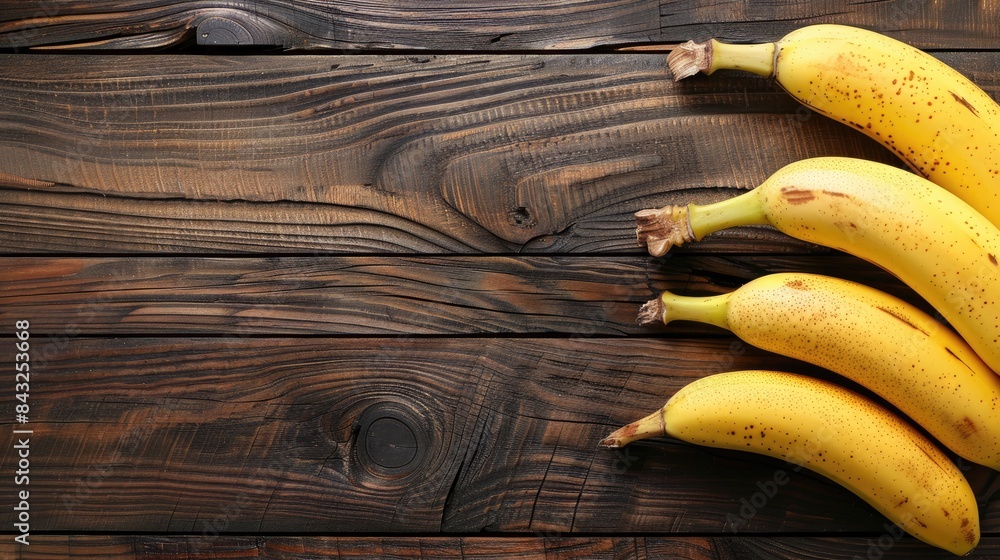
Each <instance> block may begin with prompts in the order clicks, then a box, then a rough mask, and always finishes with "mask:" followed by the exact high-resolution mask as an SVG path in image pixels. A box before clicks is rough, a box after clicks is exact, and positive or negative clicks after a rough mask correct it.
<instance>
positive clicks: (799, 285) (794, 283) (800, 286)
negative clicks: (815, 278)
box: [785, 279, 809, 292]
mask: <svg viewBox="0 0 1000 560" xmlns="http://www.w3.org/2000/svg"><path fill="white" fill-rule="evenodd" d="M785 286H788V287H789V288H791V289H793V290H802V291H806V292H807V291H809V285H808V284H806V283H805V282H803V281H802V280H798V279H795V280H789V281H787V282H785Z"/></svg>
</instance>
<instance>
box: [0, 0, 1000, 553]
mask: <svg viewBox="0 0 1000 560" xmlns="http://www.w3.org/2000/svg"><path fill="white" fill-rule="evenodd" d="M396 4H397V3H394V2H380V1H373V0H362V1H358V2H330V1H315V2H309V3H305V2H301V3H296V4H292V3H289V2H249V1H241V0H237V1H233V2H225V3H213V2H204V1H189V2H176V3H170V2H162V1H156V0H149V1H145V2H139V1H137V0H130V1H122V2H116V3H114V5H115V8H114V10H115V11H108V10H109V9H111V8H108V7H106V6H105V5H104V4H102V3H95V2H76V3H57V2H14V1H6V2H0V47H3V48H4V49H5V50H4V51H3V54H0V100H2V102H0V243H2V246H3V249H2V251H3V254H2V255H0V273H2V278H0V280H2V281H0V337H2V339H3V341H4V342H3V346H4V348H3V350H2V352H0V356H2V362H3V363H4V364H5V367H6V370H5V371H6V372H7V373H6V374H5V376H4V378H5V379H7V382H6V383H5V384H4V385H2V387H3V391H0V410H2V416H0V424H3V426H2V429H0V449H2V451H0V456H2V463H0V464H2V469H3V471H4V472H3V475H2V476H0V504H3V507H0V520H2V525H0V530H2V531H3V532H4V535H3V536H2V537H0V557H3V558H15V557H16V558H112V559H116V558H156V559H160V558H163V559H195V558H282V559H290V558H295V559H299V558H317V557H328V556H329V557H340V558H375V557H389V558H428V559H438V558H477V559H478V558H536V557H545V558H692V559H709V558H711V559H723V558H739V559H744V558H756V557H759V558H789V559H791V558H817V559H826V558H830V559H833V558H945V557H948V555H947V554H946V553H941V552H939V551H936V550H934V549H932V548H931V547H929V546H926V545H923V544H921V543H919V542H917V541H916V540H914V539H912V538H909V537H905V536H902V535H901V534H900V533H899V532H898V531H897V530H896V529H893V528H892V527H891V526H889V525H887V524H886V521H885V520H884V519H883V518H882V517H880V516H879V515H878V514H877V513H876V512H875V511H874V510H873V509H872V508H871V507H869V506H867V505H866V504H865V503H863V502H862V501H861V500H860V499H858V498H856V497H855V496H853V495H852V494H850V493H849V492H847V491H846V490H843V489H841V488H840V487H838V486H835V485H833V484H831V483H829V482H827V481H826V480H823V479H821V478H818V477H816V476H814V475H812V474H810V473H809V472H807V471H804V470H800V469H797V468H794V467H793V466H792V465H789V464H785V463H782V462H780V461H774V460H769V459H764V458H760V457H756V456H750V455H746V454H739V453H730V452H719V451H712V450H708V449H704V448H698V447H693V446H690V445H684V444H680V443H678V442H675V441H671V440H668V439H666V438H661V439H654V440H649V441H646V442H642V443H639V444H635V445H633V446H630V447H628V448H626V449H624V450H622V451H618V452H615V451H609V450H606V449H600V448H598V446H597V442H598V441H599V440H600V439H601V437H602V436H604V435H606V434H607V433H608V432H610V431H611V430H613V429H614V428H616V427H618V426H619V425H622V424H624V423H627V422H629V421H631V420H634V419H635V418H638V417H639V416H642V415H645V414H646V413H648V412H650V411H652V410H654V409H656V408H658V407H659V406H661V405H662V404H663V402H664V401H665V400H666V398H667V397H669V395H671V394H672V393H673V392H674V391H676V390H677V389H679V388H680V387H681V386H683V385H684V384H686V383H688V382H690V381H691V380H692V379H695V378H698V377H701V376H703V375H706V374H709V373H714V372H718V371H724V370H730V369H740V368H753V367H767V368H776V369H787V370H791V371H800V372H805V373H809V374H813V375H818V376H827V377H830V378H831V379H832V378H833V377H832V376H831V374H828V373H826V372H823V371H819V370H817V369H816V368H813V367H810V366H806V365H803V364H801V363H798V362H794V361H792V360H789V359H785V358H780V357H777V356H774V355H770V354H767V353H765V352H763V351H760V350H757V349H755V348H752V347H750V346H747V345H745V344H743V343H741V342H739V341H738V340H736V339H734V338H733V337H731V336H730V335H728V334H727V333H724V332H722V331H720V330H718V329H712V328H709V327H698V326H695V325H690V324H687V325H683V324H682V325H672V326H670V327H662V326H661V327H640V326H638V325H637V324H636V323H635V316H636V313H637V311H638V309H639V306H640V305H641V304H642V303H644V302H645V301H647V300H648V299H651V298H652V297H654V296H655V295H656V294H657V292H658V291H659V290H662V289H665V288H669V289H674V290H679V291H683V292H685V293H692V294H694V293H700V294H707V293H721V292H724V291H727V290H730V289H732V288H733V287H735V286H738V285H740V284H741V283H743V282H745V281H747V280H749V279H751V278H755V277H758V276H760V275H762V274H765V273H768V272H774V271H788V270H803V271H812V272H821V273H826V274H831V275H835V276H841V277H845V278H850V279H855V280H860V281H864V282H866V283H870V284H872V285H875V286H877V287H880V288H882V289H885V290H887V291H890V292H892V293H895V294H897V295H900V296H902V297H905V298H908V299H910V300H911V301H915V302H917V303H920V302H919V300H918V299H917V298H916V297H915V296H914V295H913V294H912V293H911V292H910V291H909V290H908V289H907V288H905V287H904V286H902V285H900V284H899V283H898V282H897V281H896V280H894V279H893V278H892V277H890V276H888V275H887V274H885V273H883V272H881V271H880V270H878V269H876V268H875V267H873V266H871V265H868V264H865V263H863V262H861V261H859V260H857V259H854V258H852V257H849V256H846V255H843V254H839V253H836V252H833V251H829V250H823V249H820V248H817V247H813V246H810V245H807V244H804V243H800V242H795V241H792V240H790V239H788V238H786V237H784V236H782V235H780V234H778V233H776V232H774V231H771V230H769V229H767V228H745V229H741V230H733V231H730V232H726V233H724V234H719V235H716V236H713V237H712V238H711V239H708V240H705V241H704V242H702V243H699V244H696V245H692V246H688V247H685V248H683V249H681V250H677V251H674V252H672V253H670V254H669V255H668V256H667V257H666V258H661V259H654V258H650V257H649V256H648V255H646V254H645V252H644V250H643V248H642V247H640V246H638V245H637V244H636V241H635V238H634V233H633V230H634V221H633V218H632V213H633V212H635V211H636V210H639V209H641V208H645V207H652V206H661V205H664V204H667V203H671V202H684V201H692V200H709V199H714V198H721V197H724V196H730V195H732V194H733V193H735V192H738V191H739V190H740V189H749V188H752V187H753V186H755V185H756V184H758V183H759V182H760V181H762V180H763V179H764V178H765V177H767V176H768V175H769V174H770V173H771V172H773V171H774V170H776V169H777V168H778V167H780V166H781V165H783V164H785V163H788V162H791V161H795V160H797V159H801V158H803V157H808V156H818V155H828V154H837V155H849V156H857V157H865V158H869V159H876V160H881V161H886V162H893V163H896V164H898V162H896V161H895V160H894V159H893V158H892V156H891V155H890V154H889V153H888V152H886V151H885V150H883V149H882V148H881V147H880V146H878V145H876V144H875V143H873V142H871V141H869V140H868V139H867V138H864V137H862V136H861V135H860V134H857V133H855V132H854V131H852V130H849V129H848V128H847V127H844V126H842V125H840V124H837V123H834V122H832V121H829V120H827V119H826V118H824V117H821V116H818V115H815V114H813V113H812V112H810V111H808V110H806V109H805V108H803V107H800V106H799V105H797V104H796V103H795V102H793V101H792V100H791V99H790V98H789V97H788V96H787V95H785V94H784V93H783V92H781V91H780V90H779V89H778V88H777V87H776V86H775V85H774V84H773V83H771V82H770V81H768V80H766V79H762V78H756V77H750V76H746V75H740V74H736V73H729V74H727V75H718V76H715V77H712V78H693V79H690V80H687V81H685V82H682V83H679V84H674V83H673V82H672V81H671V80H670V77H669V73H668V72H667V69H666V64H665V56H664V54H665V53H666V52H667V51H668V50H669V49H670V48H671V46H672V45H674V44H676V43H678V42H681V41H684V40H687V39H706V38H708V37H711V36H715V37H719V38H723V39H729V40H734V41H760V40H774V39H777V38H779V37H780V36H782V35H783V34H784V33H786V32H788V31H790V30H792V29H794V28H796V27H798V26H800V25H803V24H807V23H817V22H839V23H847V24H855V25H861V26H865V27H870V28H874V29H878V30H880V31H883V32H885V33H887V34H889V35H892V36H894V37H898V38H900V39H903V40H906V41H908V42H911V43H913V44H915V45H917V46H919V47H921V48H925V49H928V50H931V51H932V52H934V54H935V55H936V56H939V57H940V58H942V59H944V60H945V61H947V62H948V63H950V64H952V65H954V66H955V67H956V68H958V69H959V70H960V71H962V72H964V73H966V74H967V75H969V76H970V77H972V78H973V79H974V80H975V81H976V82H977V83H979V84H980V85H981V86H982V87H983V88H984V89H986V90H987V91H988V92H989V93H990V94H992V95H994V96H995V97H996V96H1000V51H997V50H996V49H997V48H998V47H1000V31H998V27H997V21H998V17H1000V5H998V4H997V3H995V2H987V3H985V4H983V3H979V4H975V3H966V2H962V3H933V4H932V3H924V2H911V1H900V2H864V3H850V4H840V3H833V2H822V3H805V2H802V3H795V4H792V5H790V6H781V5H778V4H777V3H773V4H772V3H763V4H761V3H755V2H749V1H747V0H738V1H736V2H717V3H713V2H707V1H680V2H663V1H661V2H655V1H653V0H622V1H618V2H601V1H591V2H587V1H581V2H566V1H562V2H559V1H549V2H547V1H538V0H534V1H521V0H515V1H513V2H505V3H499V2H498V3H495V5H482V4H474V3H471V2H459V1H442V2H424V3H421V2H414V3H405V4H407V6H406V7H399V6H397V5H396ZM22 321H23V322H25V323H21V324H19V322H22ZM21 327H27V328H25V329H22V328H21ZM22 331H27V332H28V333H29V335H30V343H31V344H30V359H31V370H30V372H31V378H30V394H29V395H28V396H27V397H24V398H22V399H21V400H26V401H27V402H26V403H22V402H20V401H19V400H18V397H17V391H15V384H14V377H15V373H14V370H13V365H12V364H14V363H15V358H14V353H15V352H16V349H15V342H16V341H17V339H16V338H15V336H16V335H17V333H19V332H22ZM23 404H27V406H20V405H23ZM19 406H20V408H19ZM21 412H26V414H25V415H24V416H25V417H24V418H22V419H21V420H26V422H24V423H21V422H19V421H18V419H17V414H20V413H21ZM15 430H30V431H31V433H30V434H18V433H15ZM23 455H28V457H23ZM22 459H23V462H24V464H22V466H23V467H28V466H29V464H30V469H29V468H25V469H24V470H25V471H28V470H30V475H28V476H29V477H30V482H29V481H25V482H24V483H21V484H19V483H18V482H19V480H18V476H19V475H17V474H16V471H17V470H19V467H18V462H19V461H21V460H22ZM959 465H960V467H961V468H962V469H963V470H964V472H965V473H966V475H967V477H968V478H969V480H970V482H971V483H972V485H973V487H974V488H975V489H976V492H977V495H978V496H979V498H980V500H981V504H982V507H981V516H982V528H983V539H982V543H981V545H980V546H979V548H978V549H977V551H976V552H974V554H973V557H976V558H991V557H992V558H996V557H998V556H1000V538H998V531H1000V505H998V501H997V500H994V499H992V496H993V493H994V491H995V490H996V489H997V486H996V485H995V484H994V483H995V482H996V473H995V472H992V471H989V470H988V469H985V468H982V467H977V466H973V465H970V464H968V463H959ZM775 481H779V482H780V484H779V483H778V482H775ZM21 491H29V495H28V499H26V500H23V501H24V502H26V504H24V505H23V506H22V507H20V508H19V506H21V505H22V504H21V502H22V499H21V498H20V496H19V495H18V493H19V492H21ZM25 507H28V508H29V510H28V512H22V511H19V509H21V510H23V509H24V508H25ZM25 515H26V516H27V517H29V521H28V527H26V528H27V529H28V531H29V537H28V538H29V539H30V540H29V542H30V544H29V545H28V546H24V545H21V544H18V543H17V542H16V541H15V538H16V537H18V536H19V535H20V534H21V532H22V529H24V528H21V527H18V526H17V525H16V523H18V519H19V517H21V516H25Z"/></svg>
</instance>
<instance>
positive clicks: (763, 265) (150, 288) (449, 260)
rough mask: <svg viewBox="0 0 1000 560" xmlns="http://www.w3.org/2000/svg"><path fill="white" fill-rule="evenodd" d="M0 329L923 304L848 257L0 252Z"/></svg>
mask: <svg viewBox="0 0 1000 560" xmlns="http://www.w3.org/2000/svg"><path fill="white" fill-rule="evenodd" d="M0 269H2V270H3V271H4V276H5V278H6V279H7V282H4V283H0V325H7V324H13V323H14V322H15V321H17V320H19V319H21V318H24V317H30V318H31V328H32V331H34V332H35V333H36V334H37V335H39V336H56V337H60V336H61V337H65V336H78V335H112V334H113V335H148V334H151V333H160V334H182V335H183V334H193V333H199V334H227V335H275V334H286V335H304V334H308V335H317V334H327V335H344V334H348V335H365V334H375V335H379V334H382V335H385V334H398V335H407V334H419V335H426V334H433V335H465V334H497V335H502V334H517V335H523V334H548V335H555V336H558V335H588V336H593V335H603V336H609V335H612V336H614V335H642V334H659V333H666V334H669V335H671V336H692V335H698V334H719V333H720V332H722V331H721V330H720V329H717V328H714V327H707V326H698V325H695V324H692V323H682V324H674V325H670V326H669V327H668V328H663V327H660V326H639V325H637V324H636V316H637V313H638V310H639V307H640V306H641V305H642V304H643V303H646V302H647V301H648V300H650V299H652V298H653V297H655V296H656V294H658V293H659V292H661V291H662V290H671V291H674V292H677V293H684V294H690V295H708V294H717V293H723V292H727V291H730V290H733V289H735V288H736V287H738V286H740V285H742V284H744V283H746V282H748V281H749V280H752V279H753V278H756V277H759V276H762V275H764V274H769V273H775V272H792V271H796V272H811V273H816V274H826V275H830V276H841V277H844V276H846V277H848V278H850V279H851V280H854V281H856V282H863V283H865V284H867V285H870V286H874V287H877V288H880V289H882V290H884V291H887V292H890V293H893V294H894V295H897V296H899V297H901V298H904V299H907V300H909V301H911V302H913V303H915V304H917V305H920V306H921V307H923V308H924V309H925V310H927V311H928V312H930V313H932V314H933V310H931V309H930V308H929V307H928V306H927V305H926V303H925V302H924V301H923V300H921V299H919V298H918V297H917V296H916V295H915V294H914V293H913V292H912V290H910V289H909V288H907V287H905V286H903V285H902V284H900V283H899V282H898V281H897V280H896V279H895V278H893V277H892V276H890V275H889V274H888V273H886V272H884V271H882V270H881V269H878V268H877V267H875V266H874V265H870V264H867V263H864V262H861V261H859V260H858V259H857V258H855V257H851V256H847V255H838V254H829V255H826V256H816V257H814V258H803V257H802V256H801V255H790V256H782V255H728V256H708V255H697V256H692V255H678V256H673V255H672V256H671V258H670V259H650V258H646V257H642V256H635V257H621V256H609V257H593V256H588V257H572V256H555V257H543V256H533V257H514V256H498V257H489V256H438V257H429V256H415V257H399V256H395V257H380V256H336V257H333V256H330V257H274V258H204V257H144V258H135V257H106V258H95V257H7V258H0Z"/></svg>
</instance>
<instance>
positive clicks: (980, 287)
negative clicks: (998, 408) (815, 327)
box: [635, 157, 1000, 371]
mask: <svg viewBox="0 0 1000 560" xmlns="http://www.w3.org/2000/svg"><path fill="white" fill-rule="evenodd" d="M635 216H636V221H637V224H638V227H637V230H636V234H637V236H638V237H639V239H640V241H645V242H646V244H647V247H648V249H649V252H650V253H651V254H652V255H654V256H661V255H663V254H665V253H666V252H667V251H668V250H670V247H671V246H672V245H680V244H682V243H684V242H687V241H693V240H700V239H702V238H703V237H704V236H706V235H708V234H709V233H712V232H714V231H718V230H721V229H725V228H729V227H733V226H739V225H748V224H770V225H772V226H774V227H775V228H777V229H778V230H780V231H782V232H784V233H786V234H788V235H790V236H792V237H795V238H798V239H802V240H804V241H808V242H811V243H816V244H819V245H824V246H827V247H832V248H834V249H839V250H842V251H845V252H847V253H851V254H853V255H856V256H858V257H861V258H863V259H866V260H868V261H870V262H873V263H875V264H877V265H879V266H881V267H882V268H884V269H886V270H888V271H889V272H891V273H893V274H895V275H896V276H897V277H898V278H899V279H900V280H902V281H903V282H905V283H906V284H907V285H909V286H910V287H911V288H913V290H914V291H916V292H917V293H918V294H920V295H921V296H922V297H923V298H924V299H925V300H926V301H927V302H928V303H930V305H931V306H933V307H934V308H935V309H936V310H937V311H938V312H939V313H941V315H942V316H943V317H944V319H945V320H946V321H947V322H948V323H949V324H950V325H951V326H952V327H954V328H955V330H956V331H958V333H959V334H960V335H961V336H962V337H963V338H964V339H965V340H966V342H968V343H969V345H970V346H971V347H972V348H973V350H975V352H976V353H977V354H978V355H979V357H980V358H982V359H983V361H984V362H986V364H987V365H989V366H990V368H992V369H993V370H994V371H1000V260H998V259H1000V230H998V229H997V228H996V227H995V226H994V225H993V224H991V223H990V222H989V221H988V220H986V218H984V217H983V216H982V215H981V214H979V213H978V212H976V211H975V210H973V209H972V208H971V207H970V206H969V205H967V204H965V203H964V202H962V201H961V200H959V199H958V198H957V197H955V196H954V195H952V194H951V193H949V192H947V191H945V190H944V189H940V188H937V187H936V186H935V185H934V184H933V183H931V182H929V181H927V180H926V179H923V178H921V177H919V176H917V175H915V174H913V173H910V172H908V171H906V170H903V169H898V168H895V167H892V166H890V165H885V164H881V163H876V162H872V161H866V160H861V159H855V158H841V157H824V158H810V159H805V160H801V161H797V162H794V163H791V164H788V165H786V166H785V167H783V168H781V169H779V170H778V171H777V172H775V173H774V174H773V175H771V177H769V178H768V179H767V180H765V181H764V182H763V183H761V184H760V186H758V187H757V188H755V189H753V190H751V191H748V192H746V193H743V194H741V195H739V196H736V197H733V198H730V199H726V200H723V201H721V202H717V203H714V204H707V205H703V206H702V205H695V204H691V205H688V206H667V207H664V208H660V209H655V210H641V211H639V212H637V213H636V215H635Z"/></svg>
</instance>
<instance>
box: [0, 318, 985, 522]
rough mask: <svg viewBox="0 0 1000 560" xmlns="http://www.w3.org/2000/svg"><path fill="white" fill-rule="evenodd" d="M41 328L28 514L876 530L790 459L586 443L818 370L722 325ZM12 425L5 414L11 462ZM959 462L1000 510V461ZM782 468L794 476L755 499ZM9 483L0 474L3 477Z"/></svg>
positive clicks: (6, 518)
mask: <svg viewBox="0 0 1000 560" xmlns="http://www.w3.org/2000/svg"><path fill="white" fill-rule="evenodd" d="M31 340H32V341H33V342H34V344H33V345H32V346H31V353H32V354H31V355H32V359H31V363H32V369H31V378H30V382H31V391H30V401H29V402H30V414H29V422H27V423H25V424H16V425H17V426H19V427H20V428H28V429H32V430H33V433H32V434H31V435H30V436H29V437H30V444H29V447H30V484H29V485H28V489H30V512H31V514H30V515H31V528H32V530H33V531H36V532H46V531H58V532H65V533H73V532H79V531H87V532H103V531H119V532H120V531H125V532H135V533H143V532H157V533H162V532H171V533H183V534H194V535H199V534H203V533H204V532H205V531H206V530H208V531H216V532H218V533H254V534H267V533H273V532H295V533H297V534H303V533H330V532H332V531H337V532H349V533H353V532H358V531H365V532H387V531H388V532H425V533H427V532H429V533H436V532H442V531H443V532H455V533H478V532H481V531H499V532H534V531H540V532H558V533H574V534H575V533H579V534H586V533H595V532H597V533H613V532H623V531H627V532H630V533H649V534H659V533H676V532H680V533H693V532H694V533H716V534H717V533H727V532H729V531H739V532H740V533H741V534H743V533H759V532H764V533H801V532H807V533H808V532H813V533H815V532H823V534H825V535H828V536H838V534H843V533H845V532H857V531H861V532H869V533H872V532H874V533H879V532H881V531H882V530H883V529H882V527H883V524H884V520H883V519H882V518H880V516H879V515H878V514H877V513H876V512H875V511H874V510H873V509H872V508H870V507H869V506H867V505H866V504H865V503H864V502H862V501H861V500H860V499H858V498H855V497H854V496H853V495H851V494H850V493H848V492H847V491H846V490H843V489H842V488H840V487H837V486H835V485H833V484H831V483H829V482H827V481H825V480H822V479H820V478H818V477H816V476H812V475H810V474H808V473H807V472H806V471H799V470H797V469H796V468H795V467H794V466H792V465H789V464H785V463H782V462H778V461H774V460H770V459H763V458H759V457H753V456H748V455H746V454H742V453H734V452H718V451H710V450H705V449H702V448H698V447H694V446H691V445H686V444H679V443H676V442H672V441H669V440H649V441H646V442H644V443H640V444H636V445H634V446H630V447H628V448H626V449H625V450H622V451H611V450H606V449H599V448H598V447H597V446H596V443H597V441H598V440H599V439H600V438H601V437H603V436H604V435H606V434H607V433H608V432H609V431H610V430H612V429H613V428H615V427H617V426H618V425H621V424H624V423H627V422H629V421H631V420H633V419H635V418H637V417H639V416H641V415H644V414H646V413H647V412H649V411H651V410H655V409H656V408H658V407H659V406H661V405H662V404H663V402H664V401H665V400H666V398H667V397H668V396H669V395H670V394H672V393H673V392H674V391H676V390H677V389H678V388H680V387H681V386H683V385H685V384H686V383H688V382H690V381H691V380H692V379H694V378H697V377H700V376H702V375H706V374H709V373H714V372H717V371H722V370H726V369H738V368H744V367H773V368H777V369H786V370H791V371H802V372H804V373H810V374H814V375H821V376H825V375H827V374H824V373H822V372H819V371H816V370H815V369H814V368H809V367H806V366H803V365H800V364H798V363H796V362H793V361H791V360H787V359H783V358H778V357H775V356H771V355H768V354H766V353H763V352H760V351H757V350H755V349H753V348H749V347H747V346H745V345H743V344H740V343H738V342H735V341H733V340H731V339H727V338H718V339H710V340H685V339H677V340H672V339H657V338H646V339H644V338H600V337H592V338H587V337H571V338H563V339H543V338H485V339H484V338H467V337H461V338H454V337H448V338H440V339H434V338H431V339H428V338H413V337H390V338H304V339H303V338H245V337H243V338H241V337H229V338H193V339H190V338H179V337H177V338H108V339H87V338H82V337H81V338H77V339H72V340H59V339H44V338H40V339H39V338H32V339H31ZM8 341H10V339H8ZM3 347H4V348H5V350H4V351H3V356H2V357H3V358H4V359H5V360H6V362H7V363H13V355H12V352H13V351H14V345H13V344H12V343H8V344H4V345H3ZM6 402H7V403H13V402H14V401H13V398H11V399H8V400H7V401H6ZM3 409H4V410H5V411H6V412H5V416H6V417H7V418H8V419H9V420H4V422H5V423H8V424H7V425H8V426H10V424H9V423H10V422H11V421H13V420H14V411H13V410H12V409H13V405H12V404H5V405H4V407H3ZM14 437H16V436H15V435H14V434H13V433H12V431H11V430H9V429H8V430H4V431H3V433H2V434H0V449H2V451H0V460H2V461H3V464H5V465H13V464H16V463H15V461H14V455H13V454H14V453H16V451H15V448H14V444H15V443H16V442H15V441H13V439H12V438H14ZM20 437H24V436H20ZM962 468H963V469H965V472H966V474H967V476H968V477H969V479H970V481H971V483H972V484H973V486H974V488H975V489H976V491H977V493H978V495H979V496H980V498H981V499H982V500H983V503H984V505H983V508H982V518H983V527H984V530H985V531H987V532H990V531H997V530H998V529H1000V515H998V513H1000V506H998V504H997V503H996V502H995V501H994V500H992V499H991V497H992V493H993V491H994V490H995V489H991V486H990V485H991V483H992V481H993V480H994V478H995V474H996V473H995V472H993V471H989V470H988V469H985V468H980V467H976V466H972V465H969V464H967V463H963V464H962ZM777 473H783V474H782V477H784V476H787V482H786V483H784V484H782V485H781V486H780V488H779V489H778V490H776V491H775V492H773V493H772V494H773V495H772V496H769V497H767V498H766V499H764V501H765V502H766V503H759V500H758V498H757V497H756V494H757V493H759V492H761V490H760V486H759V484H763V483H766V482H768V481H771V480H774V478H775V476H776V474H777ZM17 489H18V486H16V485H15V480H14V477H13V476H10V477H3V478H0V495H4V496H15V495H16V494H15V490H17ZM751 500H752V503H753V504H756V505H754V506H753V511H749V510H747V511H743V510H744V509H745V508H747V507H749V506H746V505H745V502H746V503H751V502H750V501H751ZM15 515H16V512H14V511H13V510H12V509H11V508H7V509H3V510H0V523H2V524H3V525H4V526H7V527H11V526H12V525H11V524H12V523H13V520H14V518H15ZM841 536H844V535H841Z"/></svg>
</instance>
